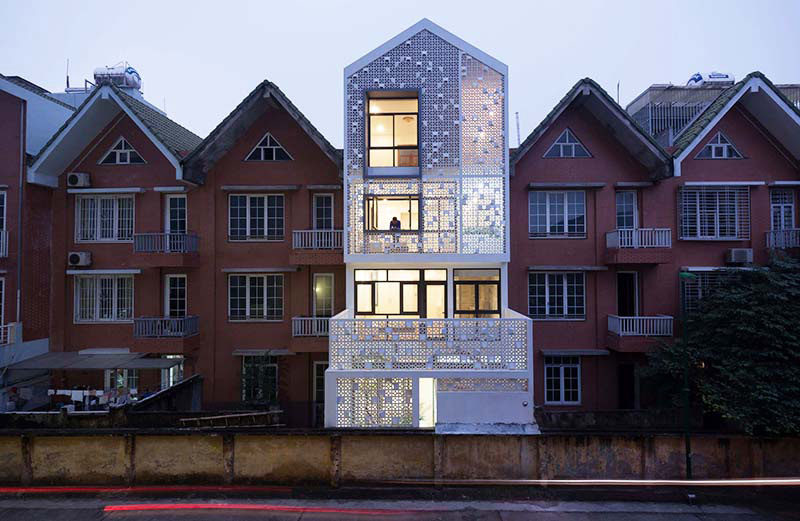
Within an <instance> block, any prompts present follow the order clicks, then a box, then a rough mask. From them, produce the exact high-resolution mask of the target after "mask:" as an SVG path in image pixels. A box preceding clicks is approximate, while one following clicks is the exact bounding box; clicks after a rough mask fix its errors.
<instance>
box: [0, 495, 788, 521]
mask: <svg viewBox="0 0 800 521" xmlns="http://www.w3.org/2000/svg"><path fill="white" fill-rule="evenodd" d="M231 506H234V507H236V508H229V507H231ZM152 509H157V510H152ZM796 515H797V514H796V512H794V511H793V508H788V509H786V508H783V509H780V508H777V509H776V510H775V511H774V512H764V511H763V510H760V511H756V510H754V509H750V508H748V507H743V506H726V505H687V504H681V503H646V502H633V501H628V502H585V501H584V502H578V501H504V502H491V501H427V500H426V501H412V500H404V501H365V500H283V499H274V500H273V499H258V500H247V499H230V500H220V499H197V498H191V499H187V498H158V499H153V498H150V499H134V498H130V497H125V498H122V499H115V498H106V497H99V498H98V497H95V498H43V497H33V498H20V499H10V498H4V499H0V520H1V521H28V520H44V521H73V520H74V521H92V520H106V521H145V520H149V521H167V520H169V521H178V520H180V521H188V520H201V521H222V520H225V521H231V520H246V521H247V520H252V521H263V520H276V521H299V520H303V521H322V520H348V521H361V520H375V519H387V520H391V521H408V520H415V521H484V520H485V521H522V520H536V521H594V520H598V521H599V520H603V521H642V520H655V521H660V520H664V521H667V520H669V521H699V520H703V521H767V520H770V521H771V520H787V519H800V517H795V516H796Z"/></svg>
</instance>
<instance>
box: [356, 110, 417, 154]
mask: <svg viewBox="0 0 800 521" xmlns="http://www.w3.org/2000/svg"><path fill="white" fill-rule="evenodd" d="M418 101H419V100H418V99H417V98H416V97H413V98H411V97H407V98H370V99H369V100H368V103H369V130H368V141H369V166H370V167H416V166H419V160H418V156H419V152H418V147H417V131H418V121H417V120H418V113H419V102H418Z"/></svg>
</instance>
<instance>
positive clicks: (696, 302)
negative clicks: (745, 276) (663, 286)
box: [680, 269, 730, 313]
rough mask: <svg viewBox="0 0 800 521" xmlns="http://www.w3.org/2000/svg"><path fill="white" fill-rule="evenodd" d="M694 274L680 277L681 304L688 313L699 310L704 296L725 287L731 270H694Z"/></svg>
mask: <svg viewBox="0 0 800 521" xmlns="http://www.w3.org/2000/svg"><path fill="white" fill-rule="evenodd" d="M692 274H693V275H694V277H692V278H684V277H681V278H680V285H681V305H682V307H683V310H684V311H685V312H686V313H694V312H695V311H697V310H698V309H699V307H700V301H701V300H703V298H705V297H708V296H709V295H711V294H712V293H713V292H715V291H716V290H718V289H719V288H721V287H723V286H724V285H725V281H726V279H727V277H728V276H729V274H730V270H728V269H718V270H709V271H693V272H692Z"/></svg>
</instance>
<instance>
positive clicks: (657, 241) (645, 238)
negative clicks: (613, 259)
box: [606, 228, 672, 248]
mask: <svg viewBox="0 0 800 521" xmlns="http://www.w3.org/2000/svg"><path fill="white" fill-rule="evenodd" d="M606 247H607V248H671V247H672V230H671V229H670V228H627V229H620V230H614V231H611V232H608V233H606Z"/></svg>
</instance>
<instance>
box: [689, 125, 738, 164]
mask: <svg viewBox="0 0 800 521" xmlns="http://www.w3.org/2000/svg"><path fill="white" fill-rule="evenodd" d="M741 158H742V154H740V153H739V151H738V150H736V147H735V146H733V143H731V140H730V139H728V138H727V136H725V134H723V133H722V132H717V135H716V136H714V137H713V138H712V139H711V141H709V142H708V143H707V144H706V146H704V147H703V149H702V150H700V152H699V153H698V154H697V156H695V159H741Z"/></svg>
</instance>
